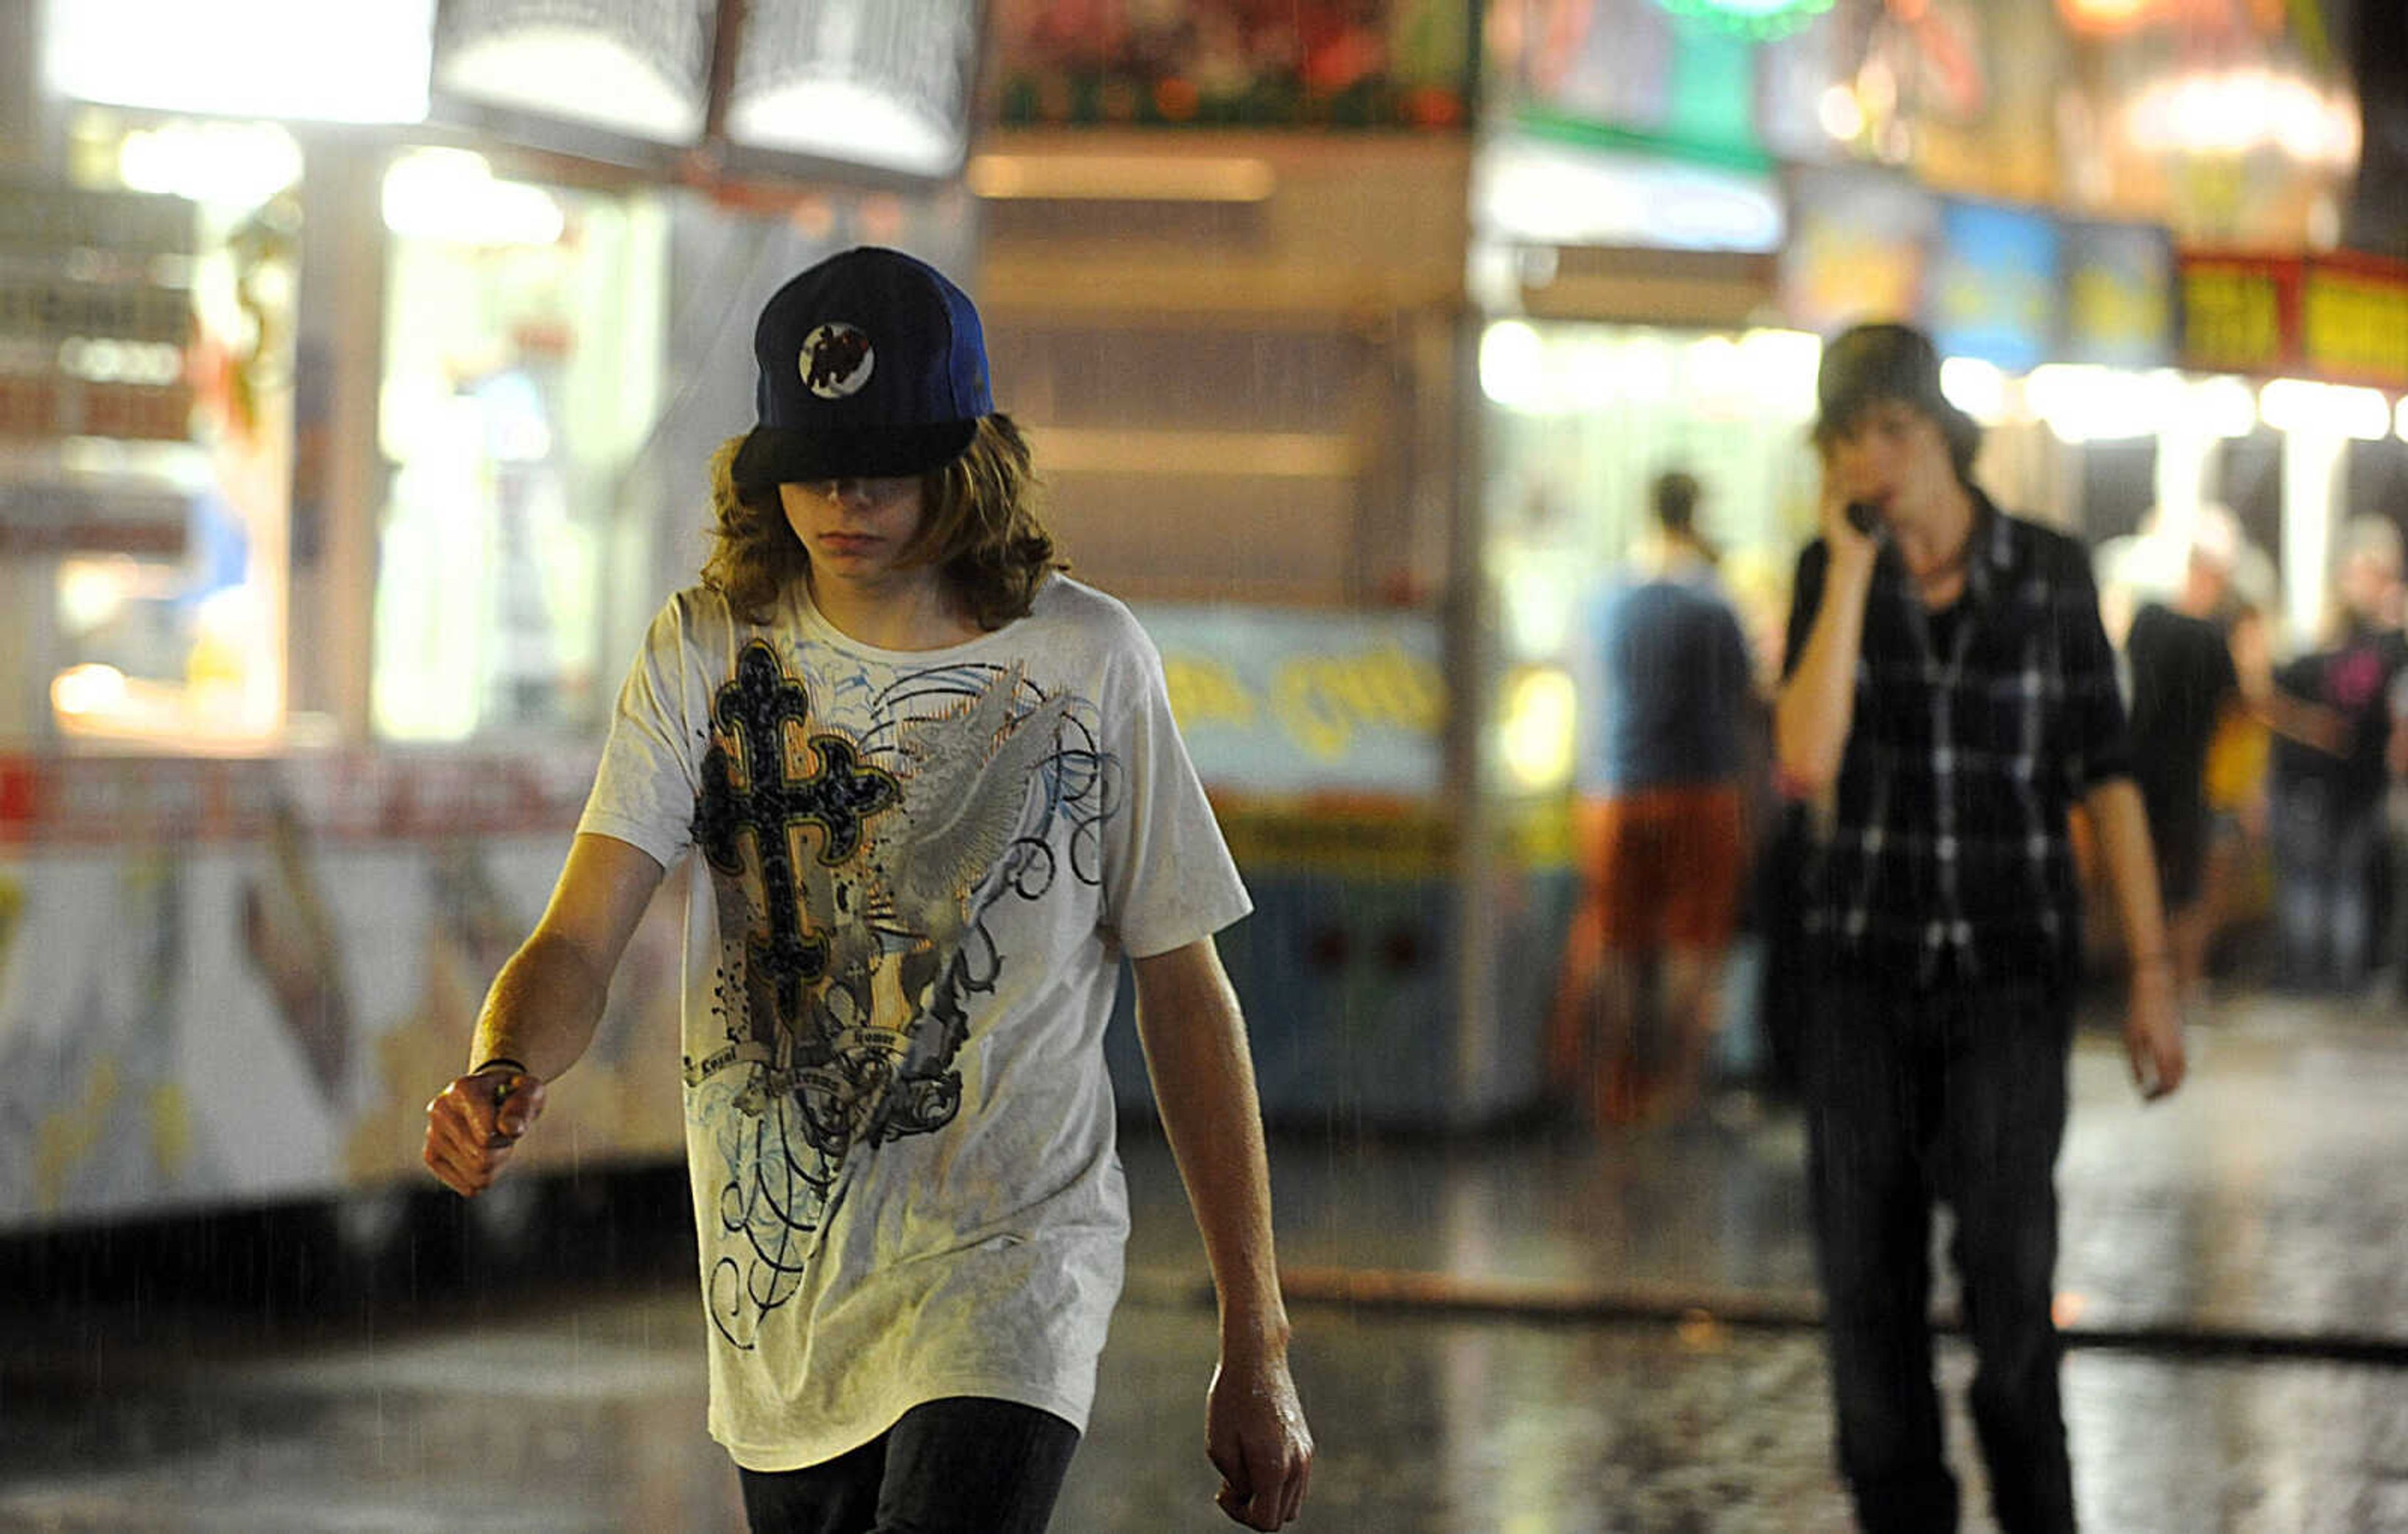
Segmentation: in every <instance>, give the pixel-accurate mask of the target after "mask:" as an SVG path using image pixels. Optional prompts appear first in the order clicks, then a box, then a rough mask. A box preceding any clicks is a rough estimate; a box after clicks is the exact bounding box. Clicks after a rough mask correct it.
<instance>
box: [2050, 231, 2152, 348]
mask: <svg viewBox="0 0 2408 1534" xmlns="http://www.w3.org/2000/svg"><path fill="white" fill-rule="evenodd" d="M2064 240H2065V257H2064V259H2065V307H2064V313H2063V315H2062V319H2063V321H2064V343H2063V345H2062V347H2061V348H2060V350H2059V355H2060V357H2061V359H2062V360H2063V361H2066V362H2074V363H2096V364H2099V365H2100V366H2108V367H2158V366H2164V365H2165V364H2167V363H2169V362H2171V360H2172V358H2173V352H2174V291H2173V261H2174V255H2173V240H2172V237H2171V236H2170V235H2169V234H2167V232H2166V231H2165V230H2164V229H2162V228H2160V227H2158V226H2157V225H2156V224H2147V223H2087V222H2080V223H2068V224H2066V225H2065V226H2064Z"/></svg>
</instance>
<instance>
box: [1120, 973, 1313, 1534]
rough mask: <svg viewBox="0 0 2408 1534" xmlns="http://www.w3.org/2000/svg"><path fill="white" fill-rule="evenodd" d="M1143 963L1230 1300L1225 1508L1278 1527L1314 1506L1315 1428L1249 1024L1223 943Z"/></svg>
mask: <svg viewBox="0 0 2408 1534" xmlns="http://www.w3.org/2000/svg"><path fill="white" fill-rule="evenodd" d="M1133 968H1135V970H1136V973H1137V998H1138V1009H1137V1016H1138V1033H1139V1037H1140V1039H1142V1040H1143V1041H1144V1044H1145V1056H1146V1068H1147V1070H1148V1071H1149V1073H1150V1074H1151V1075H1152V1077H1153V1081H1154V1101H1155V1103H1156V1104H1157V1105H1158V1106H1159V1108H1160V1110H1161V1113H1162V1124H1163V1128H1164V1131H1165V1132H1166V1133H1167V1134H1168V1137H1169V1140H1170V1149H1171V1154H1173V1155H1175V1156H1176V1157H1177V1158H1178V1161H1179V1173H1180V1177H1181V1180H1182V1181H1183V1182H1184V1183H1185V1184H1186V1186H1187V1200H1188V1203H1189V1205H1190V1206H1191V1207H1193V1209H1194V1210H1195V1211H1196V1224H1197V1228H1198V1229H1199V1230H1200V1231H1201V1232H1202V1234H1203V1237H1204V1253H1205V1257H1206V1260H1207V1261H1209V1262H1210V1263H1211V1268H1212V1287H1213V1292H1214V1294H1215V1295H1216V1296H1217V1297H1218V1299H1219V1302H1220V1312H1221V1359H1220V1367H1219V1369H1217V1370H1216V1371H1215V1373H1214V1375H1213V1379H1212V1390H1211V1398H1210V1402H1209V1405H1208V1409H1207V1421H1206V1442H1207V1448H1208V1451H1209V1452H1210V1454H1211V1458H1212V1463H1213V1464H1214V1466H1215V1467H1217V1468H1218V1469H1220V1471H1221V1476H1222V1481H1223V1485H1222V1488H1221V1492H1220V1496H1219V1500H1220V1504H1221V1507H1222V1509H1223V1510H1224V1511H1225V1512H1227V1513H1228V1514H1229V1516H1230V1517H1232V1518H1234V1519H1236V1520H1237V1521H1238V1522H1240V1523H1242V1524H1245V1525H1246V1526H1248V1527H1253V1528H1261V1529H1272V1528H1278V1527H1280V1526H1281V1525H1283V1524H1284V1523H1286V1522H1287V1521H1288V1520H1289V1519H1291V1518H1293V1517H1295V1516H1296V1513H1297V1508H1298V1507H1299V1506H1300V1505H1302V1503H1303V1500H1304V1493H1305V1487H1306V1484H1307V1483H1308V1482H1309V1481H1310V1480H1311V1477H1312V1431H1311V1429H1310V1428H1308V1427H1307V1426H1305V1420H1304V1411H1303V1408H1302V1405H1301V1404H1300V1403H1299V1401H1298V1400H1297V1393H1296V1384H1295V1382H1294V1380H1293V1379H1292V1378H1291V1377H1290V1375H1289V1373H1288V1365H1287V1343H1288V1320H1287V1307H1286V1304H1285V1302H1284V1301H1283V1299H1282V1298H1281V1297H1280V1288H1279V1266H1278V1262H1277V1259H1276V1257H1275V1254H1273V1251H1272V1243H1271V1200H1270V1173H1269V1158H1268V1155H1267V1154H1266V1153H1265V1150H1264V1147H1263V1127H1262V1111H1261V1106H1260V1104H1259V1102H1258V1100H1257V1099H1256V1097H1255V1094H1254V1064H1253V1062H1252V1060H1251V1059H1250V1058H1249V1056H1248V1055H1247V1054H1246V1029H1245V1021H1244V1018H1243V1016H1242V1015H1241V1014H1240V1011H1239V1008H1238V998H1237V994H1236V992H1235V991H1233V990H1232V989H1231V988H1230V985H1229V978H1228V976H1227V975H1226V973H1225V972H1224V971H1223V970H1222V968H1221V959H1220V954H1219V952H1218V951H1217V950H1216V949H1215V948H1214V947H1213V945H1212V940H1211V939H1210V938H1206V939H1201V940H1200V941H1197V942H1194V943H1190V944H1188V945H1187V946H1186V947H1184V948H1177V949H1173V950H1171V951H1170V952H1169V953H1159V954H1154V955H1152V956H1150V957H1147V958H1141V959H1139V960H1137V961H1135V964H1134V966H1133Z"/></svg>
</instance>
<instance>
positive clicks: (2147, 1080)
mask: <svg viewBox="0 0 2408 1534" xmlns="http://www.w3.org/2000/svg"><path fill="white" fill-rule="evenodd" d="M2124 1051H2125V1053H2126V1054H2128V1055H2129V1056H2130V1057H2131V1061H2132V1081H2133V1083H2134V1084H2135V1085H2137V1086H2139V1088H2140V1089H2141V1096H2142V1097H2144V1098H2147V1099H2150V1100H2152V1101H2154V1100H2155V1099H2157V1098H2158V1097H2165V1096H2166V1095H2167V1094H2169V1093H2171V1092H2172V1091H2173V1089H2174V1088H2176V1087H2178V1086H2180V1085H2182V1082H2183V1073H2184V1071H2185V1070H2186V1059H2185V1055H2184V1052H2183V1033H2182V1011H2181V1008H2180V1007H2179V1006H2178V1005H2177V1002H2176V998H2175V996H2174V977H2173V969H2172V967H2171V966H2170V965H2167V964H2163V963H2156V964H2148V963H2143V964H2141V965H2139V966H2136V967H2135V968H2133V970H2132V992H2131V997H2130V999H2129V1000H2128V1002H2127V1003H2126V1011H2125V1013H2124Z"/></svg>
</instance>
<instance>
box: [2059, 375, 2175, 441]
mask: <svg viewBox="0 0 2408 1534" xmlns="http://www.w3.org/2000/svg"><path fill="white" fill-rule="evenodd" d="M2185 393H2186V391H2185V387H2184V384H2183V380H2182V378H2181V375H2179V374H2176V373H2171V372H2169V371H2166V370H2164V369H2162V368H2160V369H2157V370H2156V371H2153V372H2147V373H2134V372H2128V371H2126V370H2124V369H2122V368H2116V367H2096V366H2088V365H2086V364H2085V365H2063V364H2050V365H2048V366H2042V367H2035V368H2033V369H2032V371H2031V376H2030V377H2029V378H2028V379H2027V380H2025V381H2024V397H2025V398H2026V399H2027V400H2028V401H2029V402H2030V405H2031V408H2032V413H2033V414H2035V415H2037V416H2039V417H2040V418H2041V419H2042V421H2045V422H2046V423H2048V428H2049V430H2050V431H2052V432H2055V433H2056V434H2057V438H2058V440H2060V441H2065V442H2092V441H2116V440H2122V439H2125V438H2129V437H2156V436H2157V435H2158V434H2160V433H2161V432H2163V431H2164V430H2165V429H2166V428H2167V427H2168V426H2169V425H2171V423H2173V421H2174V419H2175V416H2176V415H2177V413H2178V412H2179V411H2181V410H2182V409H2183V407H2184V394H2185Z"/></svg>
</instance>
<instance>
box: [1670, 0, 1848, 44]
mask: <svg viewBox="0 0 2408 1534" xmlns="http://www.w3.org/2000/svg"><path fill="white" fill-rule="evenodd" d="M1656 4H1657V5H1660V6H1662V7H1664V8H1665V9H1666V10H1669V11H1670V12H1671V13H1672V14H1673V15H1675V16H1694V17H1697V18H1698V19H1699V20H1700V21H1704V22H1713V24H1714V25H1715V26H1717V27H1720V28H1721V29H1723V30H1724V31H1726V32H1729V33H1733V34H1736V35H1737V36H1742V37H1747V38H1752V39H1755V40H1756V41H1759V42H1760V41H1767V40H1770V39H1771V38H1774V37H1785V36H1789V34H1791V33H1793V32H1796V31H1798V30H1799V28H1801V27H1805V26H1809V25H1811V24H1813V21H1814V19H1815V18H1816V17H1818V16H1820V15H1822V14H1823V13H1824V12H1825V11H1827V10H1829V9H1830V8H1831V0H1656Z"/></svg>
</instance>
